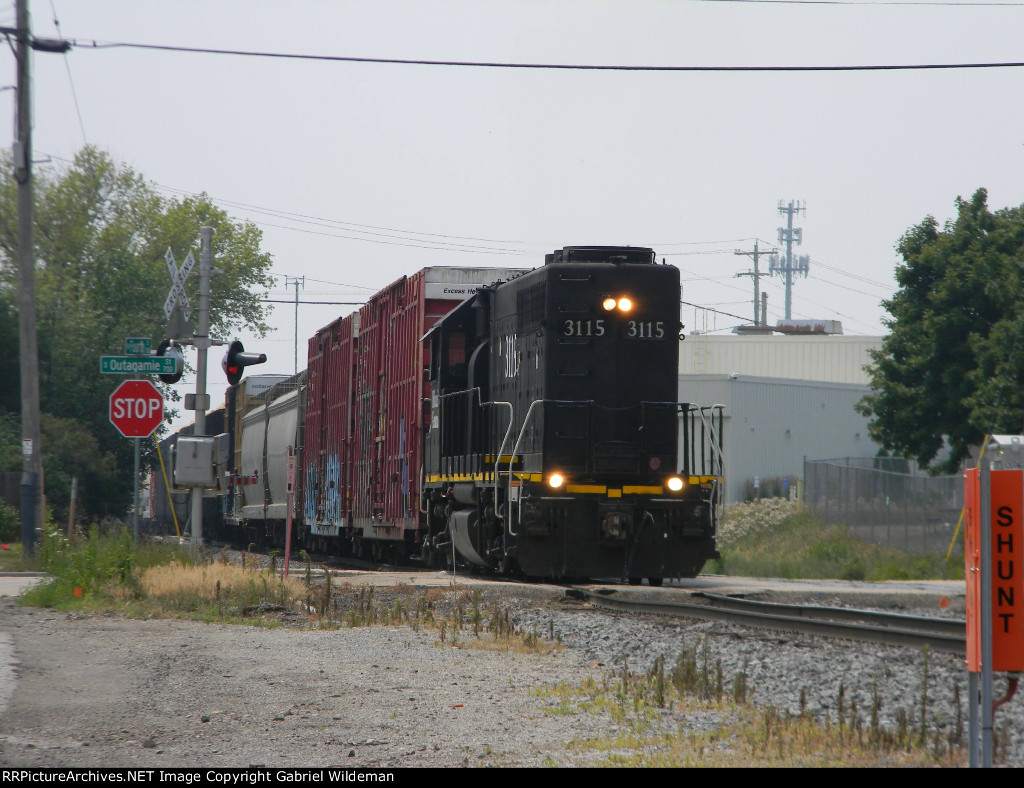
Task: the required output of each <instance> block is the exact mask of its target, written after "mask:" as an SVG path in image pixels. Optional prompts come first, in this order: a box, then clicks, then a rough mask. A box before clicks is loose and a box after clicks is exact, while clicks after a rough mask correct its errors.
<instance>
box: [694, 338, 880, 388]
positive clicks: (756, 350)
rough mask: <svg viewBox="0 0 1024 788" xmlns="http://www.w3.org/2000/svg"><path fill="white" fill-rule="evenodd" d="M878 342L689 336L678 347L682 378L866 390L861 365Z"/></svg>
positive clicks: (875, 339)
mask: <svg viewBox="0 0 1024 788" xmlns="http://www.w3.org/2000/svg"><path fill="white" fill-rule="evenodd" d="M881 346H882V337H861V336H812V337H807V336H783V335H772V336H751V337H746V336H708V335H692V334H691V335H689V336H687V337H686V341H685V342H682V343H680V345H679V372H680V374H684V375H729V374H732V373H734V372H735V373H738V374H740V375H751V376H756V377H765V378H789V379H792V380H819V381H827V382H830V383H853V384H858V385H865V386H866V385H868V383H869V382H870V380H869V378H868V375H867V373H866V372H865V371H864V366H865V365H866V364H870V363H871V357H870V356H869V355H868V351H869V350H877V349H879V348H881Z"/></svg>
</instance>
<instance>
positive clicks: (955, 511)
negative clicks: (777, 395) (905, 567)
mask: <svg viewBox="0 0 1024 788" xmlns="http://www.w3.org/2000/svg"><path fill="white" fill-rule="evenodd" d="M963 490H964V482H963V477H962V476H961V475H959V474H957V475H954V476H928V475H926V474H924V473H921V472H920V471H919V470H917V469H916V468H915V467H914V466H913V464H912V463H908V462H907V461H906V460H902V459H898V458H891V457H845V458H840V459H833V460H804V503H805V504H806V505H807V506H810V507H812V508H813V509H814V510H815V511H816V512H817V513H818V515H819V516H821V517H822V518H823V519H824V520H825V522H826V523H828V524H829V525H836V524H840V523H841V524H844V525H846V526H847V527H848V528H849V531H850V533H851V534H852V535H853V536H855V537H857V538H858V539H862V540H864V541H867V542H872V543H874V544H882V545H887V546H889V547H896V548H900V549H902V550H907V551H909V552H915V553H937V552H942V553H945V552H946V551H947V550H948V549H949V545H950V543H951V541H952V540H953V535H954V533H955V532H956V529H957V524H958V522H959V520H960V510H961V509H962V507H963ZM957 536H958V540H960V541H962V534H958V535H957Z"/></svg>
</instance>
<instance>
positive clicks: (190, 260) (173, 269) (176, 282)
mask: <svg viewBox="0 0 1024 788" xmlns="http://www.w3.org/2000/svg"><path fill="white" fill-rule="evenodd" d="M164 262H166V263H167V272H168V273H169V274H170V275H171V292H170V293H168V294H167V300H166V301H164V314H165V315H166V316H167V319H168V320H170V319H171V313H172V312H173V311H174V308H175V305H179V306H180V309H181V311H182V313H183V315H184V318H185V320H188V319H189V318H190V317H191V316H192V305H191V304H189V302H188V296H187V295H185V280H186V279H188V275H189V274H190V273H192V269H193V268H194V267H195V264H196V258H194V257H193V256H192V252H189V253H188V257H186V258H185V262H184V263H182V264H181V268H178V264H177V263H175V262H174V252H172V251H171V247H169V246H168V247H167V254H165V255H164Z"/></svg>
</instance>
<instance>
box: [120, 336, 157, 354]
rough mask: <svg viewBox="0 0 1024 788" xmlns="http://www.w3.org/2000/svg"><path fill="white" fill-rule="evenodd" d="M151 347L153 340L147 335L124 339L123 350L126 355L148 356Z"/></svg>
mask: <svg viewBox="0 0 1024 788" xmlns="http://www.w3.org/2000/svg"><path fill="white" fill-rule="evenodd" d="M152 349H153V342H152V340H150V338H149V337H128V339H126V340H125V341H124V352H125V355H128V356H148V355H149V351H151V350H152Z"/></svg>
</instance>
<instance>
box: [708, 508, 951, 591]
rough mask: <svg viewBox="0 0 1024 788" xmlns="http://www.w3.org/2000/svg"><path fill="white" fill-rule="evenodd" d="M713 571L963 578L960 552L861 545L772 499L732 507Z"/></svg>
mask: <svg viewBox="0 0 1024 788" xmlns="http://www.w3.org/2000/svg"><path fill="white" fill-rule="evenodd" d="M719 551H720V552H721V554H722V558H720V559H718V560H717V561H715V562H712V563H711V564H709V567H708V569H709V571H711V572H716V573H719V574H728V575H740V576H752V577H786V578H816V579H835V580H870V581H880V580H928V579H933V580H939V579H960V578H962V577H963V571H964V568H963V558H962V553H959V554H956V555H955V556H954V557H953V558H952V559H951V560H950V561H949V562H947V561H946V557H945V555H944V554H933V555H921V554H915V553H908V552H905V551H903V550H897V549H895V548H890V547H886V546H882V545H874V544H869V543H867V542H862V541H860V540H858V539H855V538H854V537H853V536H851V535H850V534H849V532H848V530H847V528H846V527H845V526H843V525H832V526H830V525H826V524H825V523H824V522H822V521H821V520H820V519H818V518H817V517H816V516H815V515H814V514H813V513H812V512H811V511H809V510H807V509H805V508H803V507H802V506H801V505H800V504H799V503H796V502H792V501H782V500H769V501H763V502H757V503H751V504H744V505H739V506H735V507H733V508H732V510H731V511H730V513H729V515H728V519H727V520H726V521H725V522H723V523H722V525H721V528H720V536H719Z"/></svg>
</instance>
